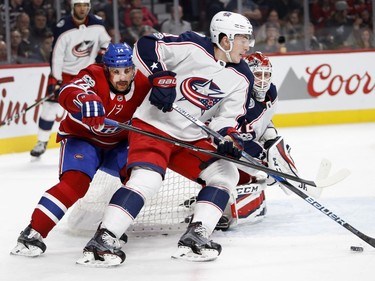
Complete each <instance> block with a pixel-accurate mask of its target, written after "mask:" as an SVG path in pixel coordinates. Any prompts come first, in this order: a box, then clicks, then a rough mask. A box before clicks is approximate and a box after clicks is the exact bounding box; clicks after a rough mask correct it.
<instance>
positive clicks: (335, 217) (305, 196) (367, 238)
mask: <svg viewBox="0 0 375 281" xmlns="http://www.w3.org/2000/svg"><path fill="white" fill-rule="evenodd" d="M173 109H174V110H175V111H177V112H178V113H180V114H181V115H183V116H184V117H186V118H187V119H189V120H190V121H192V122H193V123H194V124H196V125H197V126H199V127H200V128H202V130H204V131H205V132H207V133H208V134H209V135H212V136H213V137H215V138H217V139H218V140H222V139H223V136H221V135H220V134H219V133H217V132H215V131H212V130H211V129H210V128H208V127H207V126H206V125H205V124H204V123H203V122H201V121H199V120H197V119H196V118H195V117H194V116H191V115H190V114H188V113H187V112H186V111H185V110H183V109H181V108H180V107H178V106H177V105H176V104H173ZM242 155H243V157H244V158H245V159H246V160H248V161H250V162H251V163H253V162H254V161H255V160H254V159H253V158H252V157H251V156H250V155H248V154H247V153H246V152H244V151H242ZM269 175H270V176H272V177H273V178H274V179H275V180H276V181H278V182H279V183H280V184H282V185H283V186H285V187H286V188H288V189H289V190H290V191H292V192H294V193H295V194H297V195H298V196H299V197H301V198H302V199H304V200H305V201H306V202H307V203H309V204H310V205H311V206H313V207H315V208H316V209H318V210H319V211H321V212H322V213H323V214H325V215H326V216H327V217H329V218H331V219H332V220H333V221H335V222H337V223H338V224H339V225H341V226H343V227H344V228H346V229H347V230H349V231H350V232H351V233H353V234H354V235H356V236H357V237H359V238H360V239H362V240H363V241H365V242H366V243H368V244H369V245H371V246H372V247H374V248H375V238H372V237H370V236H367V235H366V234H364V233H362V232H361V231H359V230H358V229H356V228H354V227H353V226H352V225H350V224H349V223H347V222H346V221H345V220H343V219H342V218H340V217H339V216H338V215H336V214H335V213H333V212H332V211H330V210H329V209H328V208H326V207H325V206H324V205H322V204H321V203H319V202H318V201H316V199H314V198H313V197H311V196H310V195H308V194H306V193H305V192H303V191H302V190H301V189H299V188H297V187H295V186H294V185H292V184H291V183H289V182H288V181H287V180H285V179H284V178H283V177H280V175H275V174H269ZM302 186H303V184H302Z"/></svg>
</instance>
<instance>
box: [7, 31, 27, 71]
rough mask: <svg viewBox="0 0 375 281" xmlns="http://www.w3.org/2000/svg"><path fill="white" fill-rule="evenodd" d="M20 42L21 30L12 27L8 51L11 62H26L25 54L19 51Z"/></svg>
mask: <svg viewBox="0 0 375 281" xmlns="http://www.w3.org/2000/svg"><path fill="white" fill-rule="evenodd" d="M21 42H22V36H21V32H20V31H19V30H18V29H13V30H12V31H11V32H10V53H11V64H19V63H25V62H26V54H22V53H20V48H19V46H20V44H21Z"/></svg>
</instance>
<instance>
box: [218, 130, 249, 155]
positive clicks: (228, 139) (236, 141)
mask: <svg viewBox="0 0 375 281" xmlns="http://www.w3.org/2000/svg"><path fill="white" fill-rule="evenodd" d="M218 133H219V134H220V135H222V136H223V137H224V140H222V141H220V142H218V141H217V140H215V143H216V145H217V152H218V153H220V154H223V155H230V156H232V157H234V158H236V159H240V158H241V155H242V150H243V144H244V142H243V139H242V138H241V135H240V133H239V132H238V131H237V130H236V129H234V128H230V127H226V128H223V129H221V130H220V131H218Z"/></svg>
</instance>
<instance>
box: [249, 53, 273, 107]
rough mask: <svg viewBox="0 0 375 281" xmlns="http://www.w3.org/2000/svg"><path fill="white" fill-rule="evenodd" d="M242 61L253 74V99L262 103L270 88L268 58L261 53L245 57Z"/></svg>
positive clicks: (270, 67) (269, 64) (270, 71)
mask: <svg viewBox="0 0 375 281" xmlns="http://www.w3.org/2000/svg"><path fill="white" fill-rule="evenodd" d="M243 59H244V60H245V62H246V63H247V65H248V66H249V68H250V70H251V72H252V73H253V74H254V88H253V94H254V97H255V99H256V100H257V101H260V102H262V101H264V99H265V97H266V93H267V91H268V90H269V88H270V86H271V78H272V64H271V62H270V60H269V58H268V57H267V56H265V55H263V54H262V53H261V52H255V53H252V54H248V55H245V56H244V57H243Z"/></svg>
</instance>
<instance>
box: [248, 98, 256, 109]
mask: <svg viewBox="0 0 375 281" xmlns="http://www.w3.org/2000/svg"><path fill="white" fill-rule="evenodd" d="M254 106H255V101H254V99H253V98H250V102H249V106H248V107H247V108H248V109H252V108H254Z"/></svg>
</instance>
